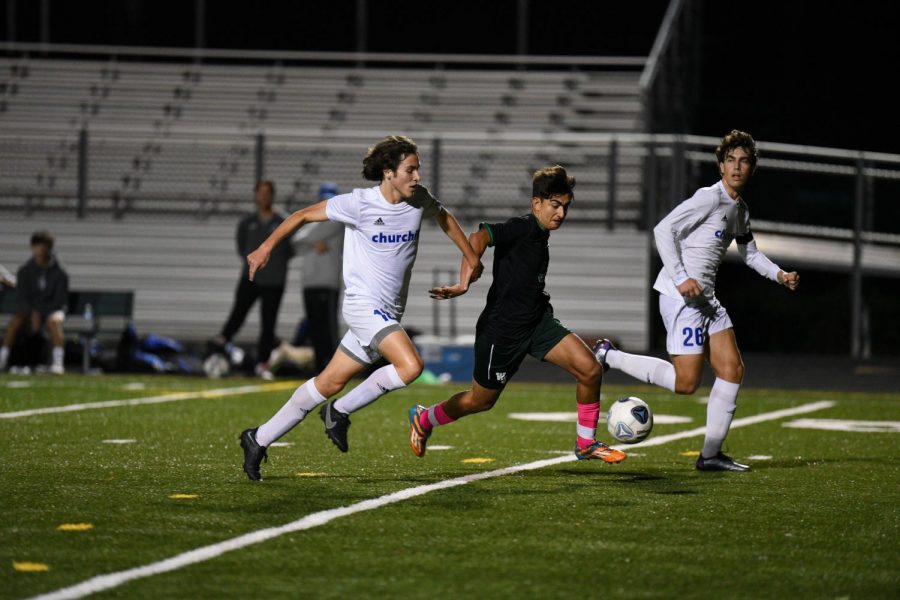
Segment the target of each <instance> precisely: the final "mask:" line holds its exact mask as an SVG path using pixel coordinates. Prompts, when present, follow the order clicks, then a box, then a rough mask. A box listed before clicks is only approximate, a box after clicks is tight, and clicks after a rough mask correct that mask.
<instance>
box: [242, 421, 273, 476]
mask: <svg viewBox="0 0 900 600" xmlns="http://www.w3.org/2000/svg"><path fill="white" fill-rule="evenodd" d="M257 429H259V428H258V427H254V428H253V429H245V430H244V431H242V432H241V436H240V437H239V438H238V439H239V440H241V448H243V449H244V472H245V473H246V474H247V477H249V478H250V481H262V476H260V474H259V464H260V463H261V462H262V461H263V460H265V461H266V462H269V455H268V453H267V452H266V447H265V446H260V445H259V444H258V443H257V442H256V430H257Z"/></svg>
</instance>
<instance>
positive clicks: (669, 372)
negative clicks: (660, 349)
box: [606, 350, 675, 392]
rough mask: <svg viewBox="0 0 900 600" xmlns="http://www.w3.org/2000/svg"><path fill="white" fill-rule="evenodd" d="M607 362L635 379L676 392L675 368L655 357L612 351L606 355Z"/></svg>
mask: <svg viewBox="0 0 900 600" xmlns="http://www.w3.org/2000/svg"><path fill="white" fill-rule="evenodd" d="M606 362H607V363H609V366H610V367H612V368H614V369H619V370H620V371H622V372H623V373H628V374H629V375H631V376H632V377H634V378H635V379H640V380H641V381H644V382H646V383H652V384H653V385H658V386H660V387H664V388H666V389H667V390H669V391H670V392H674V391H675V367H674V366H673V365H672V363H669V362H666V361H664V360H662V359H660V358H655V357H653V356H641V355H639V354H628V353H627V352H622V351H621V350H610V351H609V352H607V353H606Z"/></svg>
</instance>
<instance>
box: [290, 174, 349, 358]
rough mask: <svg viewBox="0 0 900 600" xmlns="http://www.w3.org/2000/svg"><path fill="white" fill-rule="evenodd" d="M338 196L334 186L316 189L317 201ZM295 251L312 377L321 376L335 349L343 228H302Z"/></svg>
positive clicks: (323, 224) (316, 225) (327, 223)
mask: <svg viewBox="0 0 900 600" xmlns="http://www.w3.org/2000/svg"><path fill="white" fill-rule="evenodd" d="M337 195H338V187H337V185H336V184H334V183H330V182H328V183H323V184H322V185H321V186H320V187H319V201H322V200H329V199H330V198H333V197H334V196H337ZM293 243H294V249H295V250H296V251H297V253H298V254H301V255H302V256H303V267H302V270H301V278H300V285H301V286H302V287H303V307H304V311H305V312H306V321H307V328H308V335H309V337H310V339H311V341H312V347H313V350H314V351H315V355H316V367H315V369H316V370H315V374H316V375H318V374H319V373H321V372H322V371H323V370H324V369H325V366H326V365H327V364H328V361H329V360H330V359H331V356H332V355H333V354H334V351H335V350H336V349H337V347H338V343H339V342H340V338H339V337H338V318H337V312H338V300H339V298H340V294H341V262H342V260H343V254H344V224H343V223H340V222H338V221H322V222H320V223H314V224H313V225H311V226H310V227H305V228H303V229H302V230H301V231H300V232H299V233H298V234H297V236H296V237H295V238H294V242H293Z"/></svg>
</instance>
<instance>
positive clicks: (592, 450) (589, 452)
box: [575, 441, 628, 464]
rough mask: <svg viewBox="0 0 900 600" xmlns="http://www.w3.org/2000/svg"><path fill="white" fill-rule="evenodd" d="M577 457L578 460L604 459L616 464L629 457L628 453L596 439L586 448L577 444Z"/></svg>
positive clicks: (606, 461)
mask: <svg viewBox="0 0 900 600" xmlns="http://www.w3.org/2000/svg"><path fill="white" fill-rule="evenodd" d="M575 457H576V458H578V460H602V461H603V462H605V463H610V464H615V463H618V462H622V461H623V460H625V459H626V458H628V455H627V454H625V453H624V452H622V451H620V450H616V449H615V448H610V447H609V446H608V445H606V444H604V443H603V442H598V441H595V442H594V443H593V444H591V445H590V446H585V447H584V448H579V447H578V446H575Z"/></svg>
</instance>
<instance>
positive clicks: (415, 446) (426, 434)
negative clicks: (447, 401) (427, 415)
mask: <svg viewBox="0 0 900 600" xmlns="http://www.w3.org/2000/svg"><path fill="white" fill-rule="evenodd" d="M425 410H426V409H425V407H424V406H422V405H421V404H419V405H416V406H413V407H411V408H410V409H409V413H408V417H409V447H410V448H412V451H413V454H415V455H416V456H418V457H419V458H422V457H423V456H425V448H426V444H427V443H428V438H430V437H431V432H430V431H425V428H424V427H422V423H421V422H420V421H419V417H420V416H421V415H422V413H423V412H425Z"/></svg>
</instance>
